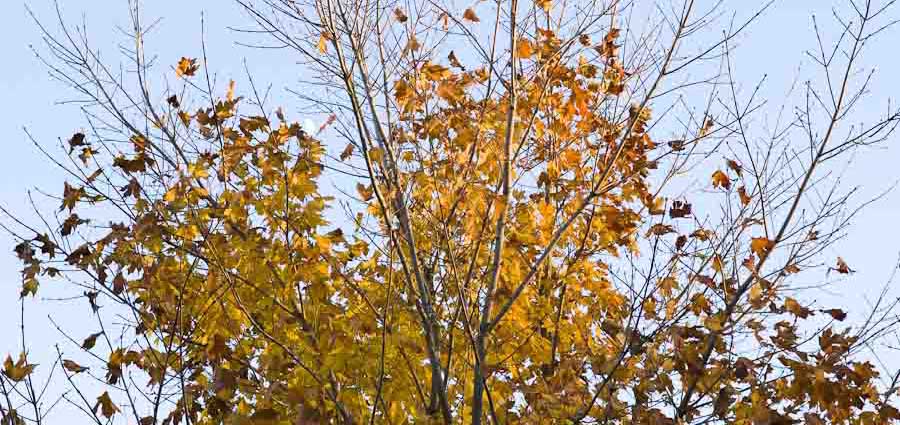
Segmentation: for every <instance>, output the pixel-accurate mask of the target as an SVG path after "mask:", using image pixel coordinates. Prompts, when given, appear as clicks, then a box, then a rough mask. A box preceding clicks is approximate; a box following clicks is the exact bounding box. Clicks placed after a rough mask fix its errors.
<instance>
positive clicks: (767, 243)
mask: <svg viewBox="0 0 900 425" xmlns="http://www.w3.org/2000/svg"><path fill="white" fill-rule="evenodd" d="M774 247H775V241H773V240H770V239H768V238H765V237H758V238H753V240H751V241H750V250H751V251H753V253H754V254H756V255H757V256H758V257H760V258H763V257H765V256H768V255H769V252H770V251H771V250H772V248H774Z"/></svg>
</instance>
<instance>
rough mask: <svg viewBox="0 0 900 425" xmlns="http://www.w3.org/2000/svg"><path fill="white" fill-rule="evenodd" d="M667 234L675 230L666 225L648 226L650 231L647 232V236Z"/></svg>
mask: <svg viewBox="0 0 900 425" xmlns="http://www.w3.org/2000/svg"><path fill="white" fill-rule="evenodd" d="M667 233H675V228H674V227H672V226H671V225H668V224H662V223H657V224H654V225H653V226H650V230H648V231H647V236H648V237H649V236H651V235H655V236H662V235H665V234H667Z"/></svg>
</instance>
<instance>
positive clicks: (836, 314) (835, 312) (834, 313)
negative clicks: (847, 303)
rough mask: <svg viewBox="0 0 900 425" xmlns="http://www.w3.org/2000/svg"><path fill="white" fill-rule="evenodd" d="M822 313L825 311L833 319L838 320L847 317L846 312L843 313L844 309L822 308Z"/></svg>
mask: <svg viewBox="0 0 900 425" xmlns="http://www.w3.org/2000/svg"><path fill="white" fill-rule="evenodd" d="M822 313H826V314H828V315H830V316H831V317H833V318H834V320H837V321H838V322H843V321H844V319H846V318H847V313H844V310H841V309H839V308H832V309H828V310H822Z"/></svg>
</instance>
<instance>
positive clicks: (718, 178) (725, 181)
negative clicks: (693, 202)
mask: <svg viewBox="0 0 900 425" xmlns="http://www.w3.org/2000/svg"><path fill="white" fill-rule="evenodd" d="M712 184H713V187H721V188H722V189H725V190H728V189H731V179H729V178H728V175H727V174H725V172H724V171H722V170H716V172H714V173H713V175H712Z"/></svg>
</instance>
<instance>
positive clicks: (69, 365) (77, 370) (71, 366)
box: [63, 359, 89, 373]
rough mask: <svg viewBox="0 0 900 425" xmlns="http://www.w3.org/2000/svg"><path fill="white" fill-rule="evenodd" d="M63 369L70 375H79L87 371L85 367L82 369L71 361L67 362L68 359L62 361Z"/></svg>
mask: <svg viewBox="0 0 900 425" xmlns="http://www.w3.org/2000/svg"><path fill="white" fill-rule="evenodd" d="M63 367H64V368H66V370H68V371H69V372H72V373H81V372H84V371H86V370H88V369H89V368H87V367H84V366H82V365H80V364H78V363H75V362H74V361H72V360H68V359H66V360H63Z"/></svg>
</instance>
